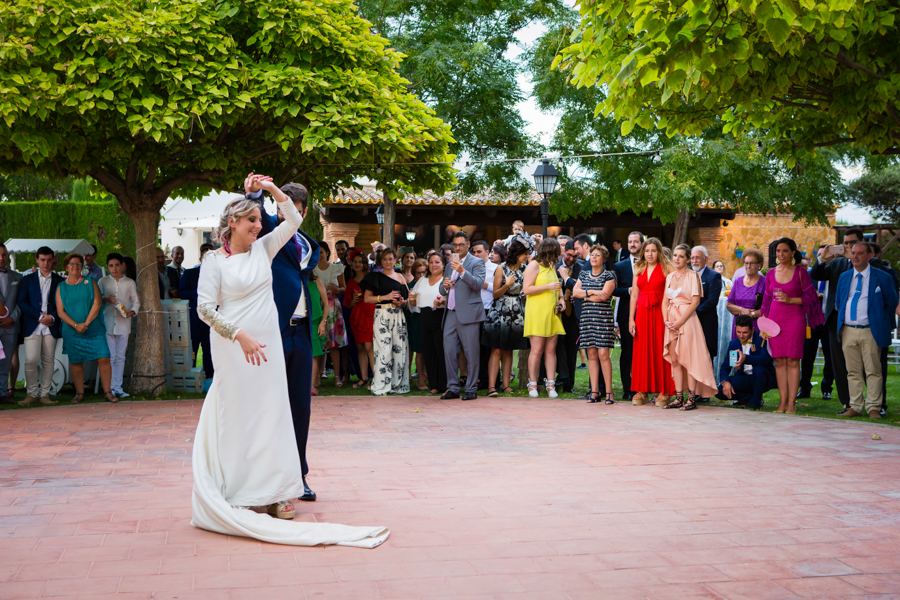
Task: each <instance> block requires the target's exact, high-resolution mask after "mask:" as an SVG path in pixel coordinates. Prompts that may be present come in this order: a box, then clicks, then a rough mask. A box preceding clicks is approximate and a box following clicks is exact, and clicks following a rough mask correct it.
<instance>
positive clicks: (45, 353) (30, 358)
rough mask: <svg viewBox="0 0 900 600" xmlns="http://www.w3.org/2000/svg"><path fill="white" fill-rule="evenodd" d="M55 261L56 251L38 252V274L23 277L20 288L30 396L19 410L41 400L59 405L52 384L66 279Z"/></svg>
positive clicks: (20, 308) (27, 382)
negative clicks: (60, 294)
mask: <svg viewBox="0 0 900 600" xmlns="http://www.w3.org/2000/svg"><path fill="white" fill-rule="evenodd" d="M53 258H54V253H53V250H51V249H50V248H48V247H47V246H41V247H40V248H38V251H37V263H38V270H37V271H36V272H34V273H29V274H28V275H26V276H25V277H23V278H22V282H21V284H20V285H19V298H18V306H19V310H20V311H21V312H22V323H21V325H22V329H21V331H22V335H23V336H24V337H25V387H26V390H27V392H28V395H26V396H25V399H24V400H22V401H21V402H19V406H28V405H29V404H32V403H34V402H37V401H38V399H40V402H41V404H56V400H51V399H50V384H51V383H52V382H53V366H54V362H55V361H56V341H57V340H58V339H59V338H60V337H61V336H62V334H61V333H60V331H59V317H58V315H57V314H56V287H57V286H58V285H59V284H60V282H61V281H63V278H62V277H60V276H59V275H57V274H56V273H54V272H53ZM38 364H40V368H41V376H40V380H39V379H38Z"/></svg>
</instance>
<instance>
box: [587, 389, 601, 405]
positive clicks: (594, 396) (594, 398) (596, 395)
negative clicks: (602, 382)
mask: <svg viewBox="0 0 900 600" xmlns="http://www.w3.org/2000/svg"><path fill="white" fill-rule="evenodd" d="M597 402H600V392H591V393H590V395H588V404H595V403H597Z"/></svg>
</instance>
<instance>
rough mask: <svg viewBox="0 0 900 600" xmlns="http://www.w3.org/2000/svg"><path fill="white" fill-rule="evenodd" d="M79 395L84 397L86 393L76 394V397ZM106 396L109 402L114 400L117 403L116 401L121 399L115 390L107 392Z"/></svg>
mask: <svg viewBox="0 0 900 600" xmlns="http://www.w3.org/2000/svg"><path fill="white" fill-rule="evenodd" d="M78 396H81V397H82V398H84V394H75V397H76V398H77V397H78ZM105 398H106V401H107V402H112V403H113V404H115V403H116V402H118V401H119V397H118V396H116V395H115V394H114V393H113V392H106V396H105Z"/></svg>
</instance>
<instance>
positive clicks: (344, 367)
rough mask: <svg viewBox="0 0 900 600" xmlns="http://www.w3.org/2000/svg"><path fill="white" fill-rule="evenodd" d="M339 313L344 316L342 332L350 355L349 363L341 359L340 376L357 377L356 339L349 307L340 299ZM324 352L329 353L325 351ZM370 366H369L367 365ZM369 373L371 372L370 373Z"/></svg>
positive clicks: (357, 356) (357, 355)
mask: <svg viewBox="0 0 900 600" xmlns="http://www.w3.org/2000/svg"><path fill="white" fill-rule="evenodd" d="M341 315H343V317H344V332H345V333H346V334H347V354H348V355H349V356H350V364H349V365H348V364H347V361H345V360H343V359H341V373H340V376H341V378H342V379H343V378H344V377H347V378H349V377H350V376H351V375H356V376H357V377H359V354H358V353H357V351H356V340H355V339H354V338H353V330H352V329H351V328H350V309H349V308H347V307H346V306H344V303H343V300H342V301H341ZM325 354H329V353H328V352H326V353H325ZM369 368H371V366H370V367H369ZM370 374H371V373H370Z"/></svg>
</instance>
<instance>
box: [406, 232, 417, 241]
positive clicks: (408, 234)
mask: <svg viewBox="0 0 900 600" xmlns="http://www.w3.org/2000/svg"><path fill="white" fill-rule="evenodd" d="M415 239H416V232H415V231H407V232H406V241H407V242H411V241H413V240H415Z"/></svg>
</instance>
